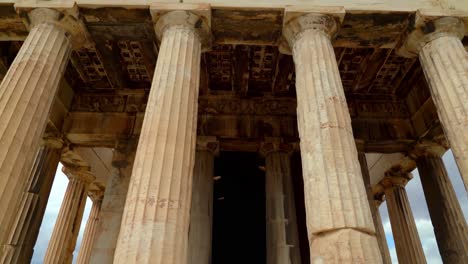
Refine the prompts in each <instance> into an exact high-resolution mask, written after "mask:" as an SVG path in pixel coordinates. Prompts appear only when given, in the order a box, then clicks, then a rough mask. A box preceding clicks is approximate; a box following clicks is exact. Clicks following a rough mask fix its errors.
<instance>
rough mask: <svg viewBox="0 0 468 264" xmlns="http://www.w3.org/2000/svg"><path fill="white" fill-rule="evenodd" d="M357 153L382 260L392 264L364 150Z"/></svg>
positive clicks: (385, 263) (386, 263)
mask: <svg viewBox="0 0 468 264" xmlns="http://www.w3.org/2000/svg"><path fill="white" fill-rule="evenodd" d="M358 155H359V156H358V158H359V163H360V164H361V172H362V178H363V180H364V185H365V186H366V192H367V201H368V202H369V207H370V210H371V214H372V220H373V221H374V227H375V231H376V235H377V241H378V242H379V249H380V254H381V255H382V261H383V263H384V264H392V258H391V257H390V251H389V250H388V245H387V238H386V237H385V231H384V229H383V224H382V219H381V217H380V213H379V207H378V204H377V201H376V200H375V199H374V195H373V193H372V185H371V181H370V175H369V169H368V166H367V160H366V154H365V153H364V152H359V154H358Z"/></svg>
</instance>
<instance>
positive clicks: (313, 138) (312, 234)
mask: <svg viewBox="0 0 468 264" xmlns="http://www.w3.org/2000/svg"><path fill="white" fill-rule="evenodd" d="M296 20H297V22H296ZM296 20H295V21H293V22H290V24H291V25H289V27H290V30H291V31H294V30H297V28H301V27H307V26H310V28H305V29H303V30H297V32H296V34H295V35H294V36H290V38H289V40H288V41H289V43H290V45H291V46H292V52H293V58H294V62H295V66H296V92H297V119H298V128H299V135H300V138H301V141H300V147H301V158H302V166H303V177H304V190H305V191H304V193H305V199H306V201H305V207H306V216H307V231H308V233H309V243H310V252H311V263H316V262H319V261H323V262H327V263H328V262H330V263H340V262H342V263H354V262H366V263H381V262H382V260H381V256H380V251H379V246H378V243H377V239H376V235H375V229H374V224H373V222H372V216H371V213H370V209H369V203H368V202H367V197H366V191H365V187H364V183H363V179H362V175H361V170H360V168H359V161H358V154H357V151H356V146H355V142H354V138H353V132H352V128H351V118H350V115H349V112H348V107H347V104H346V99H345V95H344V91H343V87H342V84H341V80H340V75H339V71H338V65H337V63H336V59H335V54H334V51H333V47H332V44H331V41H330V37H329V35H328V34H327V32H326V31H327V29H323V27H324V25H330V24H333V23H334V20H333V19H331V18H329V17H327V16H322V15H317V14H309V15H304V16H302V17H300V18H297V19H296ZM286 27H288V26H286ZM293 33H294V32H293ZM290 35H292V33H290Z"/></svg>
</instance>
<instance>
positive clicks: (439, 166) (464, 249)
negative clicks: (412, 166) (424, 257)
mask: <svg viewBox="0 0 468 264" xmlns="http://www.w3.org/2000/svg"><path fill="white" fill-rule="evenodd" d="M439 149H440V148H439ZM442 153H443V150H439V151H438V150H437V149H435V148H431V149H424V150H421V151H416V152H415V154H416V155H417V157H416V162H417V165H418V171H419V175H420V176H421V177H420V178H421V184H422V186H423V190H424V196H425V197H426V202H427V207H428V209H429V214H430V216H431V221H432V225H433V226H434V233H435V236H436V240H437V245H438V248H439V252H440V256H441V257H442V260H443V261H444V263H468V228H467V226H466V221H465V217H464V216H463V212H462V210H461V207H460V204H459V203H458V200H457V196H456V194H455V191H454V189H453V186H452V183H451V181H450V178H449V176H448V174H447V170H446V169H445V166H444V163H443V161H442V158H441V155H442Z"/></svg>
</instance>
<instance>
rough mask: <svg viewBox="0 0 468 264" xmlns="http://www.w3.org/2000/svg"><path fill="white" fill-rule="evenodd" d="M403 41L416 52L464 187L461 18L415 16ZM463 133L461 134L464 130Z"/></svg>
mask: <svg viewBox="0 0 468 264" xmlns="http://www.w3.org/2000/svg"><path fill="white" fill-rule="evenodd" d="M415 24H416V26H415V29H414V31H413V32H412V33H411V34H409V36H408V39H407V40H406V42H405V46H404V49H406V52H408V53H413V54H417V55H418V56H419V61H420V62H421V67H422V69H423V71H424V75H425V76H426V80H427V83H428V85H429V89H430V91H431V95H432V99H433V100H434V104H435V105H436V108H437V113H438V115H439V120H440V122H441V124H442V126H443V128H444V132H445V135H446V137H447V139H448V141H449V143H450V147H451V149H452V151H453V155H454V157H455V161H456V162H457V165H458V168H459V169H460V174H461V175H462V178H463V181H464V183H465V189H467V190H468V136H467V133H466V132H465V131H468V122H467V121H466V120H467V115H468V53H467V52H466V50H465V47H464V46H463V43H462V42H461V39H462V38H463V36H464V34H465V28H464V24H463V20H462V19H459V18H454V17H443V18H431V14H429V16H428V17H424V14H421V12H419V13H418V15H417V16H416V19H415ZM464 132H465V133H464Z"/></svg>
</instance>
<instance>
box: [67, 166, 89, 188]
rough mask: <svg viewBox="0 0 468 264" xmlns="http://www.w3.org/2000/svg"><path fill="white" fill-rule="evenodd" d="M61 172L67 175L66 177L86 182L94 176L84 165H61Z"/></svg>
mask: <svg viewBox="0 0 468 264" xmlns="http://www.w3.org/2000/svg"><path fill="white" fill-rule="evenodd" d="M62 172H63V173H64V174H65V175H67V177H68V179H70V180H72V179H78V180H79V181H83V182H85V183H86V184H90V183H92V182H93V181H94V180H95V179H96V177H94V175H93V174H92V173H91V172H90V171H89V169H88V168H86V167H65V166H64V167H62Z"/></svg>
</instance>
